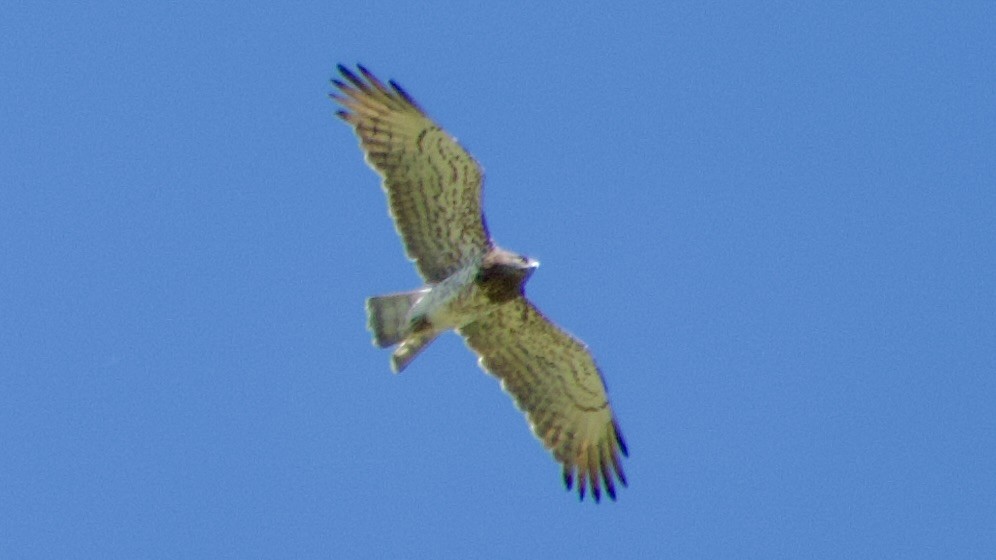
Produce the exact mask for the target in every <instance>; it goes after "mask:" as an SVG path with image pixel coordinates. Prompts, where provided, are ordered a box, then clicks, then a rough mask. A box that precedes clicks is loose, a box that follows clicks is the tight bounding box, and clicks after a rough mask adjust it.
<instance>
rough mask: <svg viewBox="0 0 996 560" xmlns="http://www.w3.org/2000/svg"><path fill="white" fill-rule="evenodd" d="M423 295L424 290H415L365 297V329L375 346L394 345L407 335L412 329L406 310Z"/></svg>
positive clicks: (409, 309) (385, 346)
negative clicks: (370, 334) (370, 335)
mask: <svg viewBox="0 0 996 560" xmlns="http://www.w3.org/2000/svg"><path fill="white" fill-rule="evenodd" d="M423 295H425V291H424V290H415V291H412V292H402V293H398V294H389V295H386V296H374V297H372V298H369V299H367V329H368V330H369V331H370V332H371V333H372V334H373V343H374V345H375V346H378V347H380V348H387V347H389V346H394V345H395V344H398V343H399V342H401V341H403V340H404V339H405V338H406V337H407V336H408V334H409V333H410V332H411V330H412V329H411V327H412V325H411V318H410V317H409V316H408V312H409V311H411V308H412V306H413V305H415V303H416V302H417V301H418V300H419V299H421V297H422V296H423Z"/></svg>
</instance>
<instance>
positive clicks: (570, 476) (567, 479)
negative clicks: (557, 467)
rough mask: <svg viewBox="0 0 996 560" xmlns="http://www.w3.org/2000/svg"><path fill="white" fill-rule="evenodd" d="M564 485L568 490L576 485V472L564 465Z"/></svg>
mask: <svg viewBox="0 0 996 560" xmlns="http://www.w3.org/2000/svg"><path fill="white" fill-rule="evenodd" d="M564 487H565V488H566V489H567V491H568V492H570V491H571V488H573V487H574V473H573V472H572V471H571V470H569V469H568V468H567V467H564Z"/></svg>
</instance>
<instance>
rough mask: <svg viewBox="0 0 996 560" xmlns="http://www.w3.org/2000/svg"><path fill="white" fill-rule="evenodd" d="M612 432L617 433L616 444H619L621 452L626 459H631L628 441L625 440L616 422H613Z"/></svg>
mask: <svg viewBox="0 0 996 560" xmlns="http://www.w3.org/2000/svg"><path fill="white" fill-rule="evenodd" d="M612 431H614V432H615V433H616V443H618V444H619V450H620V451H622V454H623V456H624V457H629V448H628V447H626V440H625V439H623V435H622V430H620V429H619V424H618V423H617V422H616V421H615V420H613V421H612Z"/></svg>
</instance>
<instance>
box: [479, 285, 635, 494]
mask: <svg viewBox="0 0 996 560" xmlns="http://www.w3.org/2000/svg"><path fill="white" fill-rule="evenodd" d="M459 332H460V334H461V335H463V337H464V339H465V341H466V343H467V346H469V347H470V348H471V349H472V350H473V351H474V352H476V353H477V354H478V356H479V357H480V359H479V364H480V365H481V367H482V368H484V369H485V370H486V371H488V372H489V373H491V374H492V375H495V376H496V377H498V378H499V379H500V380H501V382H502V387H503V388H504V389H505V390H506V391H508V392H509V393H510V394H511V395H512V397H513V399H514V400H515V402H516V404H517V405H518V407H519V408H520V409H521V410H522V411H523V412H525V414H526V418H527V420H528V421H529V424H530V427H531V428H532V430H533V433H534V434H536V437H538V438H539V439H540V441H542V442H543V445H544V446H545V447H546V448H547V449H549V450H550V452H551V453H552V454H553V456H554V457H555V458H556V459H557V460H558V461H559V462H560V463H561V465H562V466H563V478H564V485H565V486H566V487H567V489H568V490H570V489H571V488H572V486H573V485H574V483H575V482H577V485H578V494H579V496H580V497H581V499H584V495H585V491H586V489H588V488H590V489H591V493H592V496H593V497H594V499H595V501H598V500H600V499H601V495H602V488H603V487H604V489H605V492H606V493H607V494H608V495H609V497H610V498H612V499H613V500H614V499H615V497H616V486H615V481H616V480H618V481H619V482H620V483H622V485H623V486H625V485H626V475H625V474H624V473H623V470H622V465H621V463H620V460H619V455H620V453H621V454H622V455H627V454H628V451H627V449H626V444H625V442H624V440H623V437H622V433H621V432H620V431H619V426H618V425H617V423H616V421H615V419H614V417H613V413H612V409H611V407H610V406H609V400H608V395H607V394H606V390H605V384H604V382H603V381H602V376H601V373H600V372H599V370H598V367H597V366H596V365H595V361H594V359H593V358H592V356H591V353H590V352H589V351H588V348H587V347H586V346H585V345H584V343H582V342H581V341H579V340H577V339H576V338H574V337H573V336H571V335H569V334H568V333H566V332H564V331H563V330H561V329H560V328H559V327H557V326H556V325H554V324H553V323H552V322H550V321H549V320H548V319H547V318H546V317H544V316H543V314H542V313H540V311H539V310H538V309H536V307H535V306H533V305H532V303H530V302H529V301H528V300H527V299H526V298H525V297H524V296H520V297H516V298H513V299H511V300H508V301H506V302H503V303H500V304H496V307H495V309H494V311H493V312H491V313H489V314H487V315H485V316H483V317H481V318H480V319H478V320H477V321H475V322H473V323H471V324H469V325H466V326H464V327H461V328H460V329H459Z"/></svg>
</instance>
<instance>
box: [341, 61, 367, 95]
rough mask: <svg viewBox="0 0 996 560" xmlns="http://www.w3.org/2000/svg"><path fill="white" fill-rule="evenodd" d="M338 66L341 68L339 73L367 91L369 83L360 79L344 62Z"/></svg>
mask: <svg viewBox="0 0 996 560" xmlns="http://www.w3.org/2000/svg"><path fill="white" fill-rule="evenodd" d="M337 68H338V70H339V73H340V74H342V77H343V78H346V80H347V81H348V82H349V83H351V84H353V85H354V86H356V87H358V88H360V89H361V90H364V91H366V89H367V85H366V84H365V83H364V82H363V80H361V79H360V77H359V76H357V75H356V74H354V73H353V71H352V70H350V69H349V68H346V67H345V66H343V65H342V64H339V65H338V66H337ZM360 68H362V66H361V67H360Z"/></svg>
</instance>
